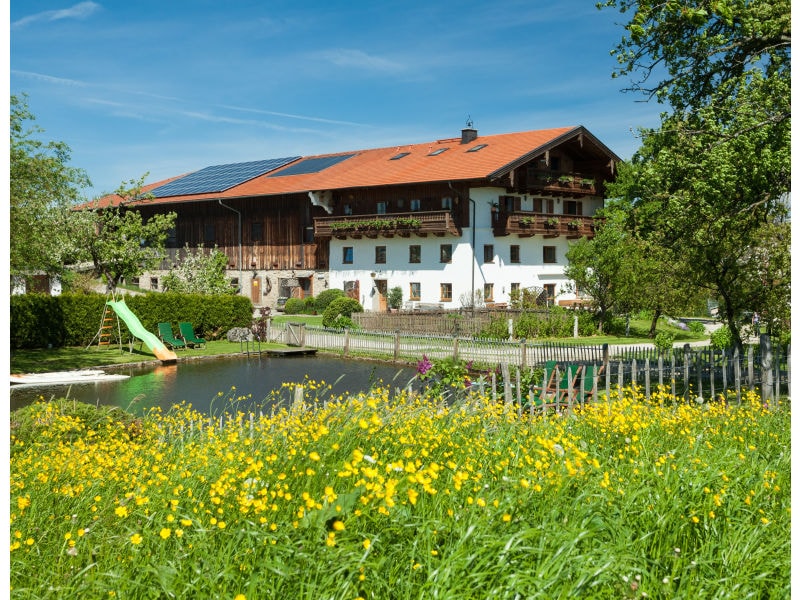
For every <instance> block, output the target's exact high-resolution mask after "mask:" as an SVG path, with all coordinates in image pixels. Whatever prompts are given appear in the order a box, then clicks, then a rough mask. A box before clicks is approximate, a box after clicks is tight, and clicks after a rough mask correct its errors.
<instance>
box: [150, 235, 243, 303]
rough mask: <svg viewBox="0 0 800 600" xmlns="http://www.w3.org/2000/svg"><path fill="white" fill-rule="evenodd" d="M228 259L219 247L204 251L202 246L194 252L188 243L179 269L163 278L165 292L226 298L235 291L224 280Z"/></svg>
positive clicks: (225, 279)
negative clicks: (225, 296) (224, 296)
mask: <svg viewBox="0 0 800 600" xmlns="http://www.w3.org/2000/svg"><path fill="white" fill-rule="evenodd" d="M227 264H228V257H227V256H226V255H225V253H224V252H221V251H220V250H218V249H217V247H216V246H214V248H211V249H208V250H206V249H204V248H203V245H202V244H200V245H199V246H197V248H196V249H194V250H192V248H190V247H189V244H186V246H185V248H184V250H183V256H182V257H181V260H180V262H179V264H178V266H177V267H174V268H172V269H170V272H169V273H168V274H167V275H166V276H165V277H163V278H162V280H161V281H162V285H163V286H164V291H168V292H178V293H181V294H208V295H226V294H235V293H236V290H235V289H234V288H233V287H232V286H231V285H230V282H229V281H228V279H227V277H225V267H226V266H227Z"/></svg>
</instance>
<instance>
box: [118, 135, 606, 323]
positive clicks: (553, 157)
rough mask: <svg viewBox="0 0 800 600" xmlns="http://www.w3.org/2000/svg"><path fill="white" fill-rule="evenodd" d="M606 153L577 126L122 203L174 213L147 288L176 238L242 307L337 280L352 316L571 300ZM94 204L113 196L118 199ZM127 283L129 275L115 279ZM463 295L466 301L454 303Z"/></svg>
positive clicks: (343, 157)
mask: <svg viewBox="0 0 800 600" xmlns="http://www.w3.org/2000/svg"><path fill="white" fill-rule="evenodd" d="M618 162H619V158H618V157H617V156H616V155H615V154H614V153H613V152H611V151H610V150H609V149H608V148H607V147H606V146H605V145H604V144H603V143H602V142H600V141H599V140H598V139H597V138H596V137H595V136H593V135H592V134H591V133H590V132H589V131H587V130H586V129H585V128H584V127H582V126H577V127H564V128H556V129H546V130H539V131H524V132H519V133H507V134H498V135H485V136H484V135H478V131H477V130H475V129H474V128H472V127H471V126H470V125H468V126H467V127H466V128H465V129H463V130H462V132H461V135H460V136H458V137H454V138H450V139H440V140H435V141H432V142H425V143H419V144H410V145H403V146H397V147H389V148H377V149H370V150H357V151H350V152H341V153H335V154H324V155H317V156H289V157H284V158H277V159H270V160H262V161H254V162H249V163H237V164H228V165H217V166H212V167H207V168H205V169H201V170H199V171H196V172H193V173H189V174H187V175H183V176H179V177H175V178H172V179H168V180H165V181H160V182H157V183H154V184H150V185H148V186H146V188H145V191H146V192H149V193H150V195H152V198H151V199H148V200H142V201H139V202H133V203H127V204H126V206H129V207H135V208H136V209H137V210H140V211H141V213H142V214H143V216H144V217H145V218H147V217H148V216H150V215H152V214H155V213H157V212H166V211H174V212H175V213H176V214H177V220H176V226H175V228H174V230H173V231H172V232H170V236H169V239H168V243H167V249H168V256H167V258H166V259H165V260H164V261H163V263H162V264H161V265H160V270H156V271H153V272H149V273H146V274H145V275H144V276H143V277H141V278H140V279H139V281H138V284H139V286H140V287H142V288H146V289H160V281H161V278H162V277H163V275H165V274H166V273H167V272H168V271H169V269H170V268H172V267H173V266H174V265H176V264H177V263H178V261H179V260H180V257H181V254H182V252H184V248H185V246H186V245H187V244H188V246H189V247H191V248H196V247H197V246H198V245H201V244H202V245H203V247H204V248H206V249H208V248H212V247H214V246H216V247H217V248H218V249H219V250H221V251H222V252H224V253H225V254H226V255H227V257H228V276H229V278H230V280H231V284H232V285H234V286H235V287H237V288H238V289H239V290H240V293H242V294H244V295H247V296H249V297H250V298H251V299H252V301H253V304H254V305H255V306H256V307H260V306H269V307H272V308H275V307H279V306H280V305H281V304H282V303H283V302H285V300H286V299H287V298H290V297H298V298H303V297H307V296H310V295H317V294H318V293H319V292H321V291H322V290H324V289H327V288H331V287H333V288H339V289H342V290H344V291H345V292H346V293H347V294H348V295H350V296H352V297H354V298H356V299H357V300H358V301H359V302H361V304H362V305H363V306H364V308H365V310H375V311H381V310H386V308H387V296H388V292H389V290H390V289H391V288H393V287H400V288H401V290H402V292H403V306H404V308H420V307H428V306H441V307H443V308H460V307H461V306H462V305H468V304H469V302H471V301H472V299H473V298H475V291H476V290H477V292H478V295H479V297H481V298H482V299H483V301H485V302H486V303H487V304H490V305H491V304H492V303H495V304H501V305H502V304H504V303H507V302H508V301H509V298H510V294H511V293H512V290H515V289H525V288H536V289H538V290H541V292H542V295H546V296H547V298H548V299H549V300H552V301H555V302H560V303H562V304H568V303H570V302H573V301H575V300H576V295H575V293H574V291H570V287H569V286H568V285H567V284H568V281H567V280H566V278H565V276H564V266H565V264H566V258H565V253H566V251H567V249H568V247H569V244H570V242H571V241H574V240H575V239H578V238H580V237H582V236H586V237H591V236H592V235H593V231H594V228H593V224H594V215H595V212H596V211H597V210H598V209H599V208H601V207H602V206H603V198H604V190H605V187H604V186H605V183H607V182H609V181H612V180H613V179H614V177H615V172H616V171H615V169H616V164H617V163H618ZM104 201H105V202H109V201H110V202H114V203H119V202H120V201H121V199H120V198H118V197H114V196H111V197H107V198H105V199H104ZM129 283H131V282H129ZM465 299H466V303H465Z"/></svg>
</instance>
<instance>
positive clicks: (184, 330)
mask: <svg viewBox="0 0 800 600" xmlns="http://www.w3.org/2000/svg"><path fill="white" fill-rule="evenodd" d="M178 328H179V329H180V330H181V337H182V338H183V339H184V341H185V342H186V343H187V344H189V345H190V346H192V347H194V346H205V345H206V341H205V340H204V339H203V338H201V337H197V336H196V335H195V334H194V327H192V324H191V323H187V322H186V321H181V322H180V323H178Z"/></svg>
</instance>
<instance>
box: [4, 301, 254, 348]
mask: <svg viewBox="0 0 800 600" xmlns="http://www.w3.org/2000/svg"><path fill="white" fill-rule="evenodd" d="M108 299H109V298H108V296H105V295H103V294H95V293H89V294H84V293H67V294H61V295H60V296H49V295H45V294H22V295H16V296H11V297H10V310H9V312H10V317H11V323H10V342H11V344H10V345H11V349H12V350H13V349H17V348H47V347H48V345H50V346H52V347H54V348H58V347H62V346H85V345H86V344H88V343H89V342H91V340H92V338H94V337H95V335H97V332H98V330H99V329H100V321H101V318H102V316H103V308H104V306H105V303H106V301H107V300H108ZM124 299H125V303H126V304H127V305H128V308H130V309H131V311H132V312H133V313H134V314H135V315H136V316H137V317H138V318H139V321H141V323H142V325H143V326H144V327H145V329H147V330H148V331H152V332H156V331H158V323H160V322H168V323H173V324H177V323H178V322H179V321H189V322H191V323H192V324H193V325H194V328H195V331H196V332H197V333H198V335H200V336H202V337H205V338H206V339H211V340H214V339H219V338H220V337H222V336H223V335H224V334H225V332H226V331H227V330H228V329H230V328H231V327H249V326H250V323H251V321H252V315H253V304H252V302H251V301H250V299H249V298H245V297H244V296H204V295H196V294H173V293H154V292H151V293H147V294H142V295H135V296H134V295H126V296H124ZM109 316H111V317H113V316H114V314H113V313H112V312H111V311H109ZM120 332H121V334H122V340H121V341H122V342H128V341H129V340H130V339H131V335H130V332H129V331H128V328H127V327H126V326H125V325H124V324H122V325H121V327H120ZM112 333H113V335H114V340H113V342H114V343H116V342H117V341H119V340H117V339H116V333H117V331H116V328H115V329H114V331H113V332H112Z"/></svg>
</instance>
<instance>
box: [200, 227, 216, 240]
mask: <svg viewBox="0 0 800 600" xmlns="http://www.w3.org/2000/svg"><path fill="white" fill-rule="evenodd" d="M214 240H216V235H215V231H214V224H213V223H206V224H205V226H204V227H203V241H204V242H205V243H206V244H213V243H214Z"/></svg>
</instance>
